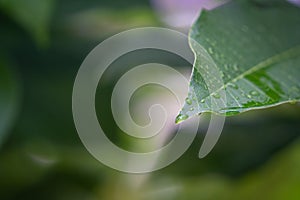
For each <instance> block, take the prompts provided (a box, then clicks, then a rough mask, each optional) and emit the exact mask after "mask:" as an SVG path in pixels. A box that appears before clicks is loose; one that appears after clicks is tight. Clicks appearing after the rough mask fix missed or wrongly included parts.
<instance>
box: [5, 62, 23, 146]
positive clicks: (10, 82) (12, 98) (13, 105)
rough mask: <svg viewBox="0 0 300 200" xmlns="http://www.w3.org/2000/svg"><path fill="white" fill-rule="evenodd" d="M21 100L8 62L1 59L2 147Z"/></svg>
mask: <svg viewBox="0 0 300 200" xmlns="http://www.w3.org/2000/svg"><path fill="white" fill-rule="evenodd" d="M18 99H19V88H18V84H17V81H16V79H15V77H14V76H13V72H12V70H10V68H8V64H7V62H5V61H3V59H0V146H1V145H2V144H3V142H4V139H5V138H6V136H7V133H8V131H9V128H10V125H11V123H12V120H13V118H14V117H15V114H16V111H17V107H18Z"/></svg>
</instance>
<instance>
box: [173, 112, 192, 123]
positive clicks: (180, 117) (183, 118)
mask: <svg viewBox="0 0 300 200" xmlns="http://www.w3.org/2000/svg"><path fill="white" fill-rule="evenodd" d="M187 118H189V116H188V115H183V114H179V115H178V116H177V117H176V120H175V123H176V124H178V123H180V122H182V121H184V120H186V119H187Z"/></svg>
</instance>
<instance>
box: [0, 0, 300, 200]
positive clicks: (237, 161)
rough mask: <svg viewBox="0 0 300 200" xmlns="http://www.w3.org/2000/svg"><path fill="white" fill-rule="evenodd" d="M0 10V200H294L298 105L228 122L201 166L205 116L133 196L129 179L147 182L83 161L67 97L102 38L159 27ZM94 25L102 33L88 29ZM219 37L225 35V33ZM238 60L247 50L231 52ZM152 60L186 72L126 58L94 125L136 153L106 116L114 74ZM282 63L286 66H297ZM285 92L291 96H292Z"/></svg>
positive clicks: (44, 10)
mask: <svg viewBox="0 0 300 200" xmlns="http://www.w3.org/2000/svg"><path fill="white" fill-rule="evenodd" d="M229 7H230V6H229ZM231 7H232V6H231ZM231 7H230V9H234V10H228V11H227V12H229V11H230V12H229V13H232V15H233V14H234V16H235V18H236V19H243V16H245V15H246V14H247V13H244V11H243V10H242V9H241V8H239V7H235V6H233V7H234V8H231ZM0 9H1V10H0V11H1V12H0V24H1V29H0V37H1V45H0V54H1V56H0V120H1V121H0V145H1V146H0V199H1V200H2V199H3V200H13V199H24V200H25V199H30V200H32V199H43V200H47V199H49V200H53V199H55V200H56V199H57V200H59V199H62V200H66V199H72V200H76V199H80V200H82V199H91V200H94V199H101V200H103V199H104V200H119V199H122V200H127V199H130V200H143V199H157V200H159V199H164V200H166V199H172V200H173V199H179V200H182V199H188V200H190V199H192V200H193V199H230V200H232V199H238V200H239V199H278V200H279V199H280V200H281V199H284V200H288V199H291V200H294V199H298V198H299V197H300V194H299V189H298V188H299V185H300V171H299V169H300V159H299V158H300V157H299V155H300V149H299V145H300V143H299V139H298V136H299V130H300V123H299V120H300V112H299V111H300V107H299V104H293V105H292V104H286V105H281V106H278V107H275V108H270V109H266V110H259V111H252V112H248V113H244V114H241V115H239V116H235V117H231V118H228V119H227V121H226V124H225V127H224V131H223V134H222V136H221V138H220V141H219V143H218V144H217V145H216V148H215V149H214V150H213V152H212V153H211V154H210V155H209V156H208V157H206V158H204V159H201V160H200V159H198V157H197V155H198V151H199V147H200V143H201V142H202V139H203V137H204V136H203V133H205V130H206V129H207V119H208V118H209V115H205V116H204V120H203V122H202V123H201V125H200V127H199V134H198V137H197V138H196V140H195V141H194V143H193V145H192V146H191V147H190V149H189V150H188V151H187V152H186V153H185V154H184V155H183V156H182V157H181V158H180V159H179V160H178V161H176V162H175V163H173V164H172V165H171V166H169V167H167V168H164V169H162V170H160V171H157V172H154V173H152V174H148V175H144V176H147V177H146V179H144V182H143V184H142V185H141V186H139V187H133V186H136V185H138V181H136V179H137V178H139V177H140V178H145V177H141V176H142V175H140V176H137V175H128V174H123V173H120V172H117V171H115V170H112V169H109V168H108V167H106V166H104V165H102V164H101V163H100V162H98V161H96V160H95V159H94V158H93V157H92V156H91V155H90V154H89V153H88V152H87V150H86V149H85V148H84V146H83V144H82V143H81V141H80V139H79V137H78V134H77V132H76V130H75V126H74V123H73V118H72V109H71V103H72V87H73V82H74V79H75V76H76V73H77V70H78V69H79V67H80V65H81V63H82V61H83V59H84V58H85V56H86V55H87V54H88V53H89V52H90V50H92V49H93V48H94V47H95V46H96V45H97V44H98V43H99V42H101V41H102V40H104V39H105V38H107V37H109V36H111V35H113V34H115V33H118V32H120V31H122V30H126V29H129V28H132V27H138V26H161V24H160V22H159V20H158V19H157V18H156V16H155V14H154V11H153V10H152V8H151V7H150V4H149V2H148V1H141V0H134V1H133V0H131V1H124V0H117V1H111V0H110V1H109V0H105V1H98V0H92V1H84V0H79V1H71V0H61V1H53V0H35V1H34V0H30V1H21V0H19V1H17V0H12V1H8V0H0ZM261 9H262V10H263V9H264V7H261ZM278 9H279V10H281V7H280V8H278ZM289 9H291V10H293V9H296V8H289ZM233 11H234V12H233ZM298 11H299V10H298ZM215 12H216V13H217V12H218V11H217V10H216V11H215ZM261 12H263V11H261ZM266 12H268V11H266ZM212 13H213V12H212ZM225 14H226V13H219V17H222V18H223V19H224V20H220V19H219V18H218V20H216V21H215V22H214V23H215V24H217V22H218V23H219V22H222V21H224V23H225V22H226V23H229V22H230V21H231V22H233V21H232V20H231V18H230V20H229V19H228V20H226V16H227V15H225ZM210 15H212V14H209V13H207V12H205V13H204V15H203V17H204V18H205V19H206V20H208V21H210V20H213V19H209V18H210V17H209V16H210ZM280 15H282V14H281V11H278V18H276V19H274V21H273V23H274V24H276V23H278V22H280V21H281V20H280V19H279V18H280V17H279V16H280ZM294 20H299V18H296V19H294ZM292 21H293V20H292ZM292 21H291V22H290V23H292ZM210 23H213V22H210ZM210 23H209V24H210ZM252 23H255V22H252ZM209 24H208V25H209ZM95 25H99V26H98V27H97V28H93V27H94V26H95ZM214 26H216V25H214ZM253 26H255V25H254V24H253ZM298 27H299V26H298ZM218 29H219V32H217V31H215V32H211V33H210V35H212V36H216V38H220V39H222V38H224V37H225V36H224V37H223V35H219V34H217V33H222V32H225V29H224V28H223V27H222V25H220V27H219V28H218ZM85 30H86V31H85ZM207 31H210V30H209V29H207ZM226 32H227V33H228V34H229V35H231V34H232V32H231V31H230V30H226ZM215 34H216V35H215ZM295 34H296V33H295ZM299 35H300V34H298V37H299ZM238 36H240V35H237V40H239V39H238V38H239V37H238ZM257 48H259V47H257ZM266 48H272V46H268V47H266ZM253 49H255V47H253ZM221 50H222V52H223V53H224V54H226V53H228V52H229V53H230V51H229V50H230V49H229V48H225V49H220V50H219V49H218V50H217V48H216V50H215V51H221ZM236 50H237V51H238V52H243V51H244V50H245V51H246V50H247V49H246V48H245V46H238V47H236ZM153 59H155V60H156V61H157V62H160V63H164V64H168V65H173V66H176V67H177V68H178V69H183V70H186V69H189V68H188V67H186V66H187V63H186V62H184V61H182V60H181V59H179V58H176V56H174V55H172V54H169V53H166V52H160V51H153V50H145V52H144V53H143V52H132V53H130V54H128V55H125V56H124V57H121V58H120V59H118V60H117V61H116V62H115V63H114V64H112V66H111V67H110V68H109V69H108V70H107V71H106V73H105V74H106V76H107V77H109V78H110V79H109V80H111V82H107V83H105V84H104V85H103V89H102V90H101V91H100V90H99V91H98V92H97V98H96V101H97V103H96V107H97V111H98V112H97V115H98V117H99V118H101V123H102V124H101V125H103V126H104V128H105V129H107V130H110V131H109V132H108V137H109V138H110V139H112V141H113V142H114V143H116V144H118V145H120V146H122V147H124V148H128V149H131V148H133V147H132V141H131V140H129V138H127V137H126V136H124V134H123V133H122V132H121V131H120V130H119V128H118V127H117V126H116V124H115V122H114V121H113V119H112V114H111V111H110V110H109V107H110V104H109V103H110V100H109V97H110V96H111V90H112V88H113V85H114V84H115V83H116V80H117V79H118V78H119V76H121V74H122V72H120V74H118V75H115V74H114V73H113V68H114V66H122V65H123V66H124V72H125V71H126V70H128V69H129V68H130V67H131V66H132V65H137V64H140V63H143V62H147V61H149V60H151V61H153ZM233 59H235V58H233ZM298 60H299V59H298ZM287 62H291V63H289V64H288V65H289V66H292V64H293V62H296V61H294V60H292V59H290V60H287ZM249 64H250V63H249ZM298 66H299V65H298ZM189 67H190V68H191V66H189ZM270 69H271V68H270ZM278 73H279V74H283V73H288V74H287V76H288V75H297V74H298V73H299V70H297V68H293V69H290V71H285V70H284V68H282V71H278V70H271V71H269V72H268V76H269V77H277V74H278ZM113 75H114V77H112V76H113ZM194 76H199V77H201V76H200V75H199V74H194ZM261 76H262V77H265V76H264V75H263V74H261V73H258V74H257V75H255V76H251V77H249V80H256V79H257V78H259V77H261ZM296 78H297V79H296V80H297V81H298V80H299V79H298V77H296ZM266 79H267V78H266ZM267 80H268V79H267ZM277 82H278V80H275V82H272V81H268V84H270V87H269V88H271V90H270V91H269V93H270V94H272V93H274V92H275V91H276V94H278V91H279V90H278V85H276V83H277ZM279 86H281V85H279ZM260 87H261V88H263V87H265V85H263V84H261V85H260ZM290 89H291V91H290V93H293V94H295V95H296V94H298V92H297V91H294V90H293V89H292V88H290ZM282 91H283V92H286V90H285V89H282ZM148 93H150V92H148ZM148 93H147V94H148ZM141 94H142V92H141ZM249 103H251V104H254V103H255V102H252V101H249ZM232 112H234V110H232ZM187 134H188V133H187ZM135 181H136V182H135Z"/></svg>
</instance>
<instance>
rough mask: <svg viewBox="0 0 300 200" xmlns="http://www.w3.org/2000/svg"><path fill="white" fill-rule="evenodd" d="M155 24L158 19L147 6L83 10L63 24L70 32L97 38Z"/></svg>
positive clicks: (157, 23)
mask: <svg viewBox="0 0 300 200" xmlns="http://www.w3.org/2000/svg"><path fill="white" fill-rule="evenodd" d="M157 25H159V22H158V19H157V18H156V17H155V15H154V13H153V12H152V11H151V10H150V9H149V8H147V7H145V8H143V7H139V8H131V9H126V10H112V9H90V10H87V11H86V10H85V11H82V12H79V13H76V14H75V15H71V16H70V17H68V18H67V20H66V21H65V23H64V24H63V26H64V27H66V28H67V29H69V31H70V32H71V33H72V34H76V35H78V36H81V37H84V38H88V39H91V38H92V39H97V40H98V39H99V38H101V37H104V36H107V35H110V34H115V33H117V32H120V31H124V30H127V29H130V28H137V27H144V26H157Z"/></svg>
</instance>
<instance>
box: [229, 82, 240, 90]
mask: <svg viewBox="0 0 300 200" xmlns="http://www.w3.org/2000/svg"><path fill="white" fill-rule="evenodd" d="M228 86H229V87H231V88H233V89H236V90H237V89H239V86H238V85H237V84H235V83H228Z"/></svg>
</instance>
